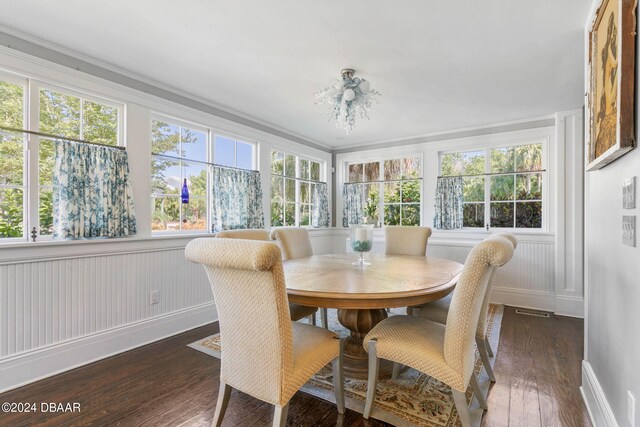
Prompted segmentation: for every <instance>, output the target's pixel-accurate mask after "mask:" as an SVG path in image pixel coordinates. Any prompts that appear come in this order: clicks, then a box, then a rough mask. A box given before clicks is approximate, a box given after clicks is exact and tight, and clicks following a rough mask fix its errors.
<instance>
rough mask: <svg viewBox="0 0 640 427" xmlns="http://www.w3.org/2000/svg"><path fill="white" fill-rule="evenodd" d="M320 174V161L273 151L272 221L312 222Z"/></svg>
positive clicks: (304, 223) (293, 223) (283, 223)
mask: <svg viewBox="0 0 640 427" xmlns="http://www.w3.org/2000/svg"><path fill="white" fill-rule="evenodd" d="M320 178H321V177H320V163H319V162H315V161H313V160H309V159H305V158H301V157H300V156H296V155H293V154H286V153H283V152H280V151H272V152H271V225H272V226H274V227H275V226H283V225H289V226H309V225H311V222H312V219H311V217H312V214H313V209H314V206H315V204H316V200H315V197H316V183H318V182H320Z"/></svg>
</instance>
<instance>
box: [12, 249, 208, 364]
mask: <svg viewBox="0 0 640 427" xmlns="http://www.w3.org/2000/svg"><path fill="white" fill-rule="evenodd" d="M152 291H158V292H159V299H160V301H159V303H158V304H151V292H152ZM212 299H213V298H212V294H211V288H210V287H209V282H208V280H207V277H206V274H205V273H204V270H203V268H202V267H201V266H200V265H196V264H192V263H190V262H188V261H186V260H185V258H184V247H183V246H179V247H171V248H166V249H153V250H140V251H134V252H119V253H104V254H92V255H90V256H75V257H69V258H61V259H56V258H53V257H52V258H50V259H39V260H36V261H33V262H26V261H24V262H16V263H8V264H2V265H0V362H2V361H3V360H4V359H7V358H11V357H15V356H17V355H20V354H22V353H25V352H31V351H34V350H37V349H41V348H43V347H48V346H52V345H56V344H60V343H64V342H66V341H69V340H75V339H78V338H80V337H86V336H89V335H92V334H96V333H99V332H104V331H108V330H112V329H114V328H119V327H123V326H125V325H130V324H135V323H138V322H141V321H143V320H147V319H150V318H154V317H157V316H162V315H165V314H168V313H172V312H176V311H179V310H184V309H186V308H189V307H195V306H199V305H202V304H206V303H211V302H212ZM213 320H215V319H211V321H213Z"/></svg>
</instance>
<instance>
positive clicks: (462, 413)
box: [451, 389, 471, 427]
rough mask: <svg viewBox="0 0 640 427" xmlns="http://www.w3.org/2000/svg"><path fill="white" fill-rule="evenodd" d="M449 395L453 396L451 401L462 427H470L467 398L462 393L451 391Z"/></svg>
mask: <svg viewBox="0 0 640 427" xmlns="http://www.w3.org/2000/svg"><path fill="white" fill-rule="evenodd" d="M451 394H452V395H453V401H454V403H455V404H456V410H457V411H458V417H459V418H460V423H461V424H462V427H471V414H469V406H467V398H466V397H465V395H464V392H462V391H458V390H453V389H451Z"/></svg>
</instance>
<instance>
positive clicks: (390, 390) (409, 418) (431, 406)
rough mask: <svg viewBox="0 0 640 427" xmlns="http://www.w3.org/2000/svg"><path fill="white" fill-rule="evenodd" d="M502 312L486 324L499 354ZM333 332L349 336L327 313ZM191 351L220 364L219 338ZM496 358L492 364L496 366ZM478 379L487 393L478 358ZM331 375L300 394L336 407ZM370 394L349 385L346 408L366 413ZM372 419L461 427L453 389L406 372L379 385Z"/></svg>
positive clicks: (494, 311) (475, 417)
mask: <svg viewBox="0 0 640 427" xmlns="http://www.w3.org/2000/svg"><path fill="white" fill-rule="evenodd" d="M503 311H504V306H502V305H493V304H492V305H490V307H489V316H488V317H489V318H488V322H487V323H488V336H489V342H490V343H491V348H493V349H494V352H496V354H497V351H498V344H499V338H500V324H501V322H502V314H503ZM404 312H405V311H404V309H393V310H391V312H390V313H389V315H397V314H404ZM329 328H330V329H331V330H333V331H335V332H336V333H338V334H340V335H341V336H347V335H348V334H349V331H348V330H347V329H345V328H344V327H343V326H342V325H340V324H339V323H338V320H337V316H336V311H335V310H329ZM189 347H191V348H194V349H196V350H198V351H202V352H204V353H207V354H209V355H211V356H213V357H217V358H220V352H221V351H222V346H221V343H220V335H219V334H215V335H211V336H209V337H207V338H204V339H202V340H199V341H196V342H194V343H192V344H189ZM494 361H495V358H492V361H491V363H492V364H493V363H494ZM475 371H476V375H478V376H479V378H480V386H481V388H482V390H483V393H484V394H485V395H486V392H487V390H488V388H489V379H488V378H487V375H486V372H485V371H484V368H483V367H482V362H481V361H480V357H479V355H478V354H477V352H476V369H475ZM332 378H333V377H332V373H331V368H330V367H329V366H327V367H325V368H323V369H322V370H320V372H318V373H317V374H316V375H314V376H313V378H311V380H309V382H307V383H306V384H305V385H304V386H303V387H302V389H301V390H302V391H303V392H305V393H309V394H311V395H314V396H316V397H319V398H322V399H325V400H327V401H329V402H332V403H335V399H334V394H333V384H332ZM366 393H367V382H366V381H362V380H352V379H345V401H346V402H345V403H346V406H347V408H349V409H352V410H354V411H357V412H360V413H362V411H363V409H364V402H365V399H366ZM472 396H473V393H472V390H471V388H469V389H468V390H467V401H468V402H472V403H471V413H472V423H473V424H474V425H480V422H481V419H482V409H480V408H479V406H478V404H477V402H476V400H475V399H472ZM371 416H372V417H373V418H375V419H378V420H382V421H385V422H388V423H390V424H392V425H395V426H399V427H405V426H421V427H422V426H424V427H457V426H461V423H460V420H459V418H458V413H457V412H456V409H455V405H454V403H453V397H452V396H451V389H450V388H449V386H447V385H445V384H443V383H441V382H440V381H438V380H436V379H434V378H431V377H430V376H428V375H425V374H422V373H420V372H418V371H416V370H414V369H411V368H407V367H404V368H403V369H402V370H401V371H400V375H399V376H398V378H397V379H396V380H391V379H388V380H381V381H379V382H378V388H377V393H376V402H375V405H374V409H373V412H372V414H371Z"/></svg>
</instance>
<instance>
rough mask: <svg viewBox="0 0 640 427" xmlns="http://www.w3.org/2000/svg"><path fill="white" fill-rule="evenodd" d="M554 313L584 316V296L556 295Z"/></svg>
mask: <svg viewBox="0 0 640 427" xmlns="http://www.w3.org/2000/svg"><path fill="white" fill-rule="evenodd" d="M555 313H556V314H558V315H560V316H569V317H579V318H584V298H582V297H572V296H567V295H558V296H556V310H555Z"/></svg>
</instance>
